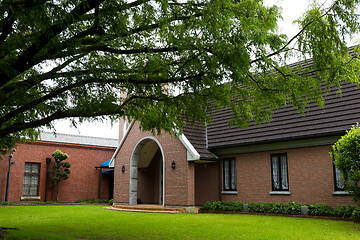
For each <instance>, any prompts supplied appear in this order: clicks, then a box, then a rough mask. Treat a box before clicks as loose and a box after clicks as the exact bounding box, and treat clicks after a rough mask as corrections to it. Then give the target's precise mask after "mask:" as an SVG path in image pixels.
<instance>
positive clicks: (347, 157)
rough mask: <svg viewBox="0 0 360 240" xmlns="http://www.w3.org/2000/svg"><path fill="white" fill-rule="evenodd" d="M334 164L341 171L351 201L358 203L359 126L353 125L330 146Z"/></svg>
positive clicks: (359, 192) (359, 194)
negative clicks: (351, 198)
mask: <svg viewBox="0 0 360 240" xmlns="http://www.w3.org/2000/svg"><path fill="white" fill-rule="evenodd" d="M330 155H331V157H332V158H333V160H334V164H335V166H336V167H337V169H339V171H340V172H341V175H342V178H343V180H344V182H345V186H346V191H347V192H349V193H350V195H351V196H352V197H353V201H354V202H355V203H357V204H359V203H360V187H359V184H360V182H359V181H360V126H359V124H356V125H354V126H353V127H352V128H351V129H350V131H347V133H346V134H345V135H344V136H342V137H341V139H340V140H339V141H337V142H336V143H335V144H334V145H333V146H332V152H331V153H330Z"/></svg>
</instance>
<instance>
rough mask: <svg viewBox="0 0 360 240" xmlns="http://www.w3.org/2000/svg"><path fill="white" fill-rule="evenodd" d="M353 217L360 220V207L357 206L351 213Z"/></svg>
mask: <svg viewBox="0 0 360 240" xmlns="http://www.w3.org/2000/svg"><path fill="white" fill-rule="evenodd" d="M351 218H353V219H356V220H360V207H356V208H355V209H354V210H353V212H352V214H351Z"/></svg>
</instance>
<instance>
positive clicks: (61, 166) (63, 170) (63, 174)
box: [48, 149, 71, 201]
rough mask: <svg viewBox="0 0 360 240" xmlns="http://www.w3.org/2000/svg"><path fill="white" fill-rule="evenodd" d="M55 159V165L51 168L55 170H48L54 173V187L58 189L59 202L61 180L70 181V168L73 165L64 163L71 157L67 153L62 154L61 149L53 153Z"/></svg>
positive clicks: (57, 197)
mask: <svg viewBox="0 0 360 240" xmlns="http://www.w3.org/2000/svg"><path fill="white" fill-rule="evenodd" d="M51 156H53V157H54V160H55V163H54V164H53V165H52V166H51V167H52V168H53V170H48V172H49V173H52V174H53V176H52V178H51V179H52V180H53V182H54V184H52V186H55V187H56V201H59V182H60V181H61V179H64V180H66V179H68V178H69V175H70V173H71V171H70V169H69V168H70V167H71V164H70V163H69V162H64V161H65V160H66V159H68V157H69V155H67V154H66V153H63V152H61V151H60V150H59V149H56V151H55V152H53V153H52V155H51Z"/></svg>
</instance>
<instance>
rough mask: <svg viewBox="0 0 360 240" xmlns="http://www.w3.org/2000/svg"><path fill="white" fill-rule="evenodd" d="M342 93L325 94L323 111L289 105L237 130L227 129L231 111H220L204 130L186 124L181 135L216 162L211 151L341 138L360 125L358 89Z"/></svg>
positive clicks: (314, 106)
mask: <svg viewBox="0 0 360 240" xmlns="http://www.w3.org/2000/svg"><path fill="white" fill-rule="evenodd" d="M341 90H342V95H339V94H336V91H335V90H333V91H331V92H330V93H329V94H328V95H327V97H326V99H325V108H321V107H319V106H318V105H317V104H316V103H311V104H309V105H308V107H307V111H306V112H305V113H304V114H300V113H299V112H298V111H297V110H296V109H294V108H292V107H291V106H288V107H285V108H283V109H280V110H278V111H276V112H275V113H274V115H273V118H272V121H271V122H270V123H266V124H262V125H256V124H255V123H254V122H251V123H250V125H249V127H247V128H238V127H235V126H229V120H230V119H231V117H232V112H231V109H223V110H222V111H220V112H217V113H215V114H214V119H213V124H211V125H209V126H207V128H205V127H204V126H202V125H201V124H199V123H195V124H193V126H191V125H190V124H187V125H186V126H185V127H184V129H183V132H184V134H185V136H186V137H187V138H188V140H189V141H190V142H191V144H192V145H193V146H194V148H195V149H196V150H197V151H198V153H199V154H200V159H202V160H206V159H215V157H214V155H213V154H212V153H211V149H214V150H215V149H220V148H227V147H235V146H245V145H252V144H261V143H269V142H280V141H287V140H293V139H307V138H313V137H324V136H336V135H343V134H345V132H346V130H349V129H350V128H351V126H352V125H354V124H355V123H356V122H360V88H358V87H356V86H355V85H352V84H349V83H346V84H343V85H342V89H341ZM209 150H210V151H209Z"/></svg>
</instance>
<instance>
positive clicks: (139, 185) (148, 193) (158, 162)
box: [129, 137, 165, 205]
mask: <svg viewBox="0 0 360 240" xmlns="http://www.w3.org/2000/svg"><path fill="white" fill-rule="evenodd" d="M164 186H165V181H164V152H163V150H162V148H161V145H160V143H159V141H158V140H156V139H155V138H153V137H146V138H143V139H141V140H140V141H139V142H138V144H137V145H136V146H135V148H134V150H133V152H132V155H131V159H130V188H129V191H130V192H129V204H130V205H136V204H138V203H143V204H161V205H164Z"/></svg>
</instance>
